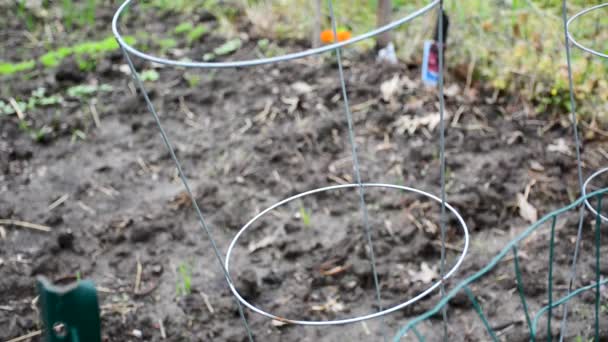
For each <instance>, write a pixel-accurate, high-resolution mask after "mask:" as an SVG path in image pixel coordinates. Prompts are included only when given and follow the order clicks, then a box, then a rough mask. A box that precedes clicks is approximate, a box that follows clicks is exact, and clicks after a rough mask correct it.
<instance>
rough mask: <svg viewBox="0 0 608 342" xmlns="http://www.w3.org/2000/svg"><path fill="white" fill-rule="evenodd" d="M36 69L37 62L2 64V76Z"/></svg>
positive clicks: (0, 66)
mask: <svg viewBox="0 0 608 342" xmlns="http://www.w3.org/2000/svg"><path fill="white" fill-rule="evenodd" d="M35 67H36V61H34V60H28V61H24V62H19V63H2V62H0V75H12V74H15V73H18V72H22V71H27V70H32V69H34V68H35Z"/></svg>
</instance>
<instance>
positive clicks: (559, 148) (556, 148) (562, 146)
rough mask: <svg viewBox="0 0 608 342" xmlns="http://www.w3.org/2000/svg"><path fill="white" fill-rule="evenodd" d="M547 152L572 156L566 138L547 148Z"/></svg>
mask: <svg viewBox="0 0 608 342" xmlns="http://www.w3.org/2000/svg"><path fill="white" fill-rule="evenodd" d="M547 151H549V152H558V153H563V154H565V155H570V154H571V153H570V146H568V144H566V139H564V138H559V139H556V140H555V142H554V143H553V144H551V145H549V146H547Z"/></svg>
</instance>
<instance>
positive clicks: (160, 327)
mask: <svg viewBox="0 0 608 342" xmlns="http://www.w3.org/2000/svg"><path fill="white" fill-rule="evenodd" d="M158 328H159V329H160V337H162V339H163V340H165V339H167V334H166V333H165V326H164V325H163V320H162V319H160V318H159V319H158Z"/></svg>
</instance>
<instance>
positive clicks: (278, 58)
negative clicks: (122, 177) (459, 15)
mask: <svg viewBox="0 0 608 342" xmlns="http://www.w3.org/2000/svg"><path fill="white" fill-rule="evenodd" d="M137 2H140V1H135V0H125V2H124V3H123V4H122V5H121V6H120V7H119V8H118V10H117V11H116V13H115V14H114V17H113V18H112V32H113V33H114V36H115V37H116V39H117V40H118V42H119V44H120V45H122V46H123V48H124V49H126V50H127V51H128V52H129V53H130V54H132V55H133V56H137V57H139V58H142V59H145V60H147V61H150V62H154V63H159V64H165V65H172V66H178V67H186V68H188V67H191V68H236V67H250V66H256V65H262V64H270V63H277V62H284V61H288V60H292V59H298V58H303V57H307V56H313V55H318V54H321V53H324V52H330V51H332V50H335V49H337V48H340V47H344V46H347V45H351V44H354V43H357V42H360V41H363V40H366V39H369V38H372V37H375V36H377V35H379V34H381V33H384V32H387V31H390V30H392V29H394V28H397V27H399V26H401V25H403V24H405V23H407V22H410V21H412V20H414V19H416V18H418V17H420V16H421V15H423V14H425V13H427V12H429V11H431V10H432V9H433V8H435V6H437V4H438V3H439V0H433V1H431V2H429V3H428V4H427V5H425V6H424V7H422V8H420V9H418V10H416V11H414V12H413V13H411V14H408V15H407V16H405V17H403V18H401V19H398V20H395V21H393V22H392V23H390V24H388V25H385V26H382V27H378V28H377V29H375V30H372V31H369V32H367V33H365V34H362V35H360V36H357V37H353V38H351V39H349V40H347V41H343V42H335V43H334V44H330V45H326V46H322V47H319V48H316V49H309V50H305V51H301V52H295V53H290V54H286V55H281V56H274V57H268V58H260V59H252V60H246V61H234V62H213V63H209V62H190V61H183V60H179V61H178V60H171V59H166V58H160V57H156V56H152V55H149V54H146V53H143V52H141V51H139V50H137V49H135V48H133V47H132V46H130V45H129V44H128V43H127V42H126V41H124V39H123V37H122V35H121V33H120V31H119V30H118V21H119V19H120V17H121V16H122V15H123V13H124V12H125V11H126V10H127V8H129V6H130V5H131V3H137Z"/></svg>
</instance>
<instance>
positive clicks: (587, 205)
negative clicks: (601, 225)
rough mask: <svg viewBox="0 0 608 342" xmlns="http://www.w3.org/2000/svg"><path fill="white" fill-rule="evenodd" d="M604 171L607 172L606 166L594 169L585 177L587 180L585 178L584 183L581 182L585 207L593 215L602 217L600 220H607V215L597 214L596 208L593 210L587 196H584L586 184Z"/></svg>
mask: <svg viewBox="0 0 608 342" xmlns="http://www.w3.org/2000/svg"><path fill="white" fill-rule="evenodd" d="M606 172H608V167H606V168H603V169H601V170H598V171H596V172H595V173H594V174H592V175H591V176H589V178H587V180H585V183H584V184H583V196H584V197H585V207H587V209H589V211H591V212H592V213H593V215H595V216H599V217H600V218H601V219H602V221H604V222H608V217H606V216H604V215H602V214H598V212H597V210H595V208H594V207H593V206H592V205H591V203H589V198H586V195H587V186H588V185H589V183H590V182H591V181H592V180H593V179H594V178H595V177H597V176H599V175H601V174H603V173H606Z"/></svg>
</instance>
